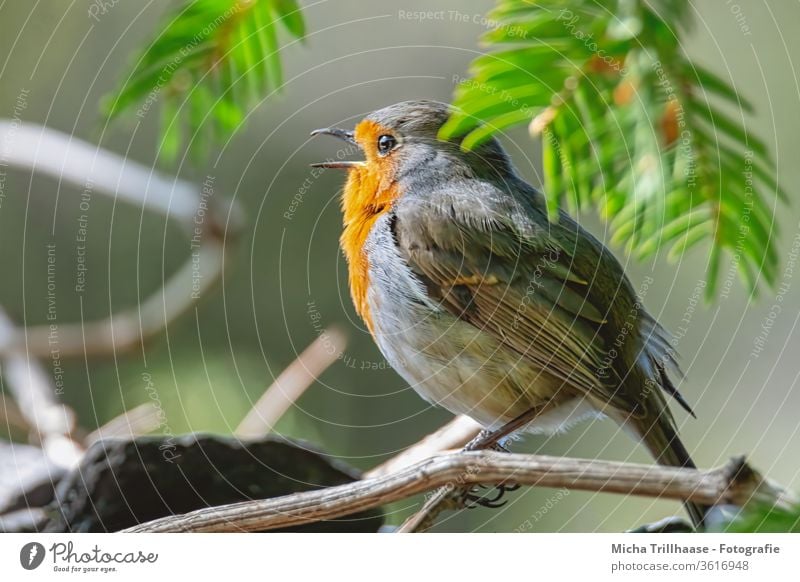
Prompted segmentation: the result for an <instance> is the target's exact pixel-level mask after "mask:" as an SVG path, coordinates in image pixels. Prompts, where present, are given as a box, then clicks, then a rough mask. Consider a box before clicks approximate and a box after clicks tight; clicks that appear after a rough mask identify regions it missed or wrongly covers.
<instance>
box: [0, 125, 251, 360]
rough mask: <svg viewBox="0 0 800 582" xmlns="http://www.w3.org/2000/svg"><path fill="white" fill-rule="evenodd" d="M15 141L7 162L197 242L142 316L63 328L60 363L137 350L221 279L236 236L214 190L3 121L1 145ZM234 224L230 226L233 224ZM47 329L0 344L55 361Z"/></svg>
mask: <svg viewBox="0 0 800 582" xmlns="http://www.w3.org/2000/svg"><path fill="white" fill-rule="evenodd" d="M4 139H5V140H7V141H10V140H12V139H13V145H14V147H11V148H7V149H8V151H7V152H6V159H5V162H6V163H7V164H9V165H11V166H16V167H20V168H27V169H30V170H32V171H35V172H42V173H45V174H49V175H51V176H54V177H55V178H58V179H59V180H60V181H62V182H71V183H72V184H74V185H76V186H77V187H79V188H83V189H85V190H90V191H91V192H96V193H99V194H105V195H108V196H111V197H113V198H115V199H117V200H122V201H125V202H127V203H129V204H134V205H137V206H141V207H143V208H145V209H148V210H151V211H155V212H159V213H161V214H164V215H165V216H167V217H168V218H170V219H173V220H177V221H178V222H180V223H181V224H183V225H184V226H185V227H187V228H188V229H189V230H190V233H191V234H192V243H191V247H192V251H193V256H191V257H189V259H188V260H187V261H186V262H185V263H184V265H183V266H182V267H181V268H180V269H179V270H178V271H177V272H175V273H174V274H173V275H172V276H171V277H170V278H169V279H168V280H167V281H166V282H165V284H164V286H163V287H162V288H161V289H159V290H157V291H156V292H154V293H153V294H152V295H150V296H149V297H148V298H146V299H145V300H144V301H143V302H142V304H141V305H140V306H137V308H135V309H132V310H129V311H125V312H122V313H115V314H112V315H111V316H110V317H108V318H105V319H101V320H98V321H94V322H84V323H82V324H80V323H78V324H61V325H59V328H58V348H59V351H60V356H61V357H79V356H84V355H86V354H91V355H102V354H111V353H116V352H120V351H125V350H129V349H133V348H135V347H136V346H138V345H140V344H141V343H142V341H144V340H145V339H146V338H148V337H151V336H153V335H156V334H158V333H159V332H161V331H162V330H163V329H164V328H165V327H166V326H167V325H169V323H170V322H171V321H173V320H175V319H176V318H177V317H179V316H180V315H181V314H183V313H185V312H186V311H187V310H188V309H190V308H191V307H192V305H194V304H195V303H196V302H197V301H198V300H199V299H200V297H202V296H203V295H204V294H205V293H206V292H207V291H208V289H209V288H211V287H212V286H213V285H215V284H216V282H217V281H218V280H219V279H220V277H221V275H222V270H223V264H224V253H225V250H226V246H227V245H228V244H230V241H231V239H232V236H231V235H234V234H236V231H237V229H238V220H237V219H238V213H237V212H236V208H235V207H231V208H226V207H224V204H225V203H224V202H223V200H222V199H221V198H220V197H214V198H211V197H210V196H211V194H212V190H213V189H207V188H206V187H205V186H203V188H201V187H199V186H198V185H196V184H193V183H191V182H187V181H184V180H180V179H178V178H174V177H170V176H166V175H162V174H160V173H158V172H156V171H154V170H153V169H152V168H149V167H147V166H144V165H142V164H138V163H136V162H135V161H133V160H130V159H127V158H123V157H121V156H118V155H117V154H114V153H111V152H109V151H107V150H105V149H103V148H101V147H98V146H95V145H92V144H89V143H87V142H84V141H81V140H79V139H76V138H75V137H73V136H69V135H66V134H63V133H61V132H58V131H55V130H52V129H49V128H46V127H42V126H38V125H36V124H27V123H26V124H22V125H20V124H13V123H10V122H7V121H0V141H2V140H4ZM228 218H231V220H228ZM50 339H51V329H50V326H49V325H38V326H31V327H29V328H27V330H23V329H14V328H11V329H10V330H8V331H7V333H5V334H3V335H2V336H0V355H3V354H7V353H10V352H12V351H20V350H23V351H24V352H25V353H26V354H27V355H28V356H29V357H40V358H47V357H49V355H50V350H51V345H50V342H49V340H50Z"/></svg>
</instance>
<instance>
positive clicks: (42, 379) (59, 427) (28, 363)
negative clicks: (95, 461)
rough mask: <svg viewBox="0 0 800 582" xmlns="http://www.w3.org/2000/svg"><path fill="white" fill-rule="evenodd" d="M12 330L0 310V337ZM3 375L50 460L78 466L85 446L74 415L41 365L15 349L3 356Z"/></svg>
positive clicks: (67, 465) (12, 327)
mask: <svg viewBox="0 0 800 582" xmlns="http://www.w3.org/2000/svg"><path fill="white" fill-rule="evenodd" d="M13 329H14V324H13V323H12V322H11V320H10V319H9V318H8V316H7V315H6V313H5V311H4V310H3V309H2V308H0V337H4V336H6V335H8V333H10V332H11V331H12V330H13ZM1 375H2V378H3V379H4V380H5V382H4V385H5V387H6V388H7V389H8V391H9V392H10V393H11V394H12V395H13V397H14V399H15V401H16V403H17V408H18V410H19V412H20V413H21V414H22V416H23V417H24V418H25V421H26V422H27V424H28V426H29V427H30V428H31V430H32V432H33V433H34V434H35V435H36V437H37V439H38V440H39V441H40V442H41V444H42V448H43V449H44V452H45V454H46V455H47V456H48V458H49V459H50V460H51V461H52V462H53V463H54V464H56V465H58V466H61V467H73V466H75V465H77V463H78V461H79V460H80V458H81V456H82V455H83V447H82V445H80V444H79V443H78V442H77V441H76V440H75V439H74V438H73V436H72V433H73V432H74V430H75V413H74V412H73V411H72V409H71V408H69V407H68V406H65V405H63V404H61V403H60V402H59V401H58V399H57V398H56V394H55V390H54V388H53V385H52V383H51V381H50V378H49V377H48V375H47V373H46V372H45V370H44V368H43V367H42V365H41V364H40V363H39V362H38V361H37V360H35V359H33V358H31V357H29V356H28V355H27V354H26V353H25V351H24V350H19V349H16V350H12V351H10V352H9V353H6V354H4V355H3V358H2V374H1Z"/></svg>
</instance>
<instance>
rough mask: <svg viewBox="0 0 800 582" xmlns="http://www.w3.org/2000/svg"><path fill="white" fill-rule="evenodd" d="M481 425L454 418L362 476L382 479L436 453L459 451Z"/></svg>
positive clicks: (469, 419)
mask: <svg viewBox="0 0 800 582" xmlns="http://www.w3.org/2000/svg"><path fill="white" fill-rule="evenodd" d="M481 429H482V427H481V425H479V424H478V423H477V422H475V421H474V420H472V419H471V418H470V417H468V416H463V415H462V416H456V417H455V418H454V419H453V420H451V421H450V422H448V423H447V424H445V425H444V426H443V427H441V428H440V429H439V430H437V431H436V432H433V433H431V434H429V435H428V436H426V437H425V438H423V439H422V440H421V441H419V442H417V443H414V444H413V445H411V446H410V447H408V448H407V449H405V450H404V451H403V452H401V453H399V454H398V455H395V456H394V457H392V458H391V459H389V460H387V461H385V462H383V463H381V464H380V465H378V466H377V467H374V468H372V469H370V470H369V471H367V472H366V473H365V474H364V476H365V477H368V478H371V477H383V476H384V475H388V474H389V473H394V472H395V471H399V470H400V469H405V468H406V467H408V466H410V465H413V464H414V463H418V462H419V461H422V460H424V459H427V458H429V457H432V456H433V455H435V454H437V453H442V452H444V451H451V450H453V449H461V448H462V447H463V446H464V445H466V444H467V443H468V442H470V441H471V440H472V439H474V438H475V437H476V436H478V433H480V432H481Z"/></svg>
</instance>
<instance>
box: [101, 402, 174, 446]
mask: <svg viewBox="0 0 800 582" xmlns="http://www.w3.org/2000/svg"><path fill="white" fill-rule="evenodd" d="M158 415H159V409H158V407H157V406H156V405H155V404H153V403H152V402H145V403H144V404H140V405H139V406H135V407H134V408H132V409H130V410H128V411H127V412H123V413H122V414H120V415H119V416H116V417H114V418H112V419H111V420H109V421H108V422H107V423H105V424H104V425H103V426H101V427H99V428H97V429H96V430H94V431H92V432H91V433H89V435H88V436H87V437H86V439H85V443H86V446H87V447H89V446H90V445H91V444H92V443H94V442H95V441H98V440H100V439H105V438H124V439H131V438H134V437H137V436H141V435H145V434H147V433H150V432H153V431H154V430H155V429H157V428H158V427H159V426H160V424H161V419H159V417H158Z"/></svg>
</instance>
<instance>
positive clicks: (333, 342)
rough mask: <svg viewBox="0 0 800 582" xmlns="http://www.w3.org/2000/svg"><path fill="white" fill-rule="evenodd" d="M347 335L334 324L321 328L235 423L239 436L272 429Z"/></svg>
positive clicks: (329, 361)
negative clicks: (322, 329) (333, 325)
mask: <svg viewBox="0 0 800 582" xmlns="http://www.w3.org/2000/svg"><path fill="white" fill-rule="evenodd" d="M346 345H347V338H346V337H345V335H344V333H342V332H341V331H339V330H338V329H336V328H330V329H327V330H325V331H323V332H322V333H321V334H320V335H319V337H318V338H317V339H315V340H314V341H313V342H312V343H311V345H309V346H308V347H307V348H306V349H305V350H303V353H301V354H300V355H299V356H297V359H295V360H294V361H293V362H292V363H291V364H289V366H288V367H287V368H286V369H285V370H284V371H283V372H281V374H280V376H278V377H277V378H276V379H275V382H273V383H272V385H271V386H270V387H269V388H267V390H266V391H265V392H264V394H262V395H261V398H259V399H258V402H256V403H255V405H254V406H253V408H252V409H251V410H250V412H248V413H247V416H245V417H244V419H243V420H242V422H241V423H240V424H239V426H238V427H236V431H235V433H234V434H235V435H236V436H238V437H241V438H258V437H261V436H263V435H265V434H267V433H268V432H270V431H271V430H272V427H274V426H275V423H277V422H278V420H279V419H280V418H281V417H282V416H283V415H284V414H285V413H286V411H287V410H288V409H289V407H290V406H291V405H292V404H294V403H295V402H296V401H297V399H298V398H300V396H302V394H303V392H305V391H306V389H307V388H308V387H309V386H311V385H312V384H313V383H314V381H315V380H316V379H317V378H319V376H320V374H322V373H323V372H324V371H325V370H327V369H328V366H330V365H331V364H333V363H334V362H335V361H336V360H337V359H338V358H339V356H340V355H341V353H342V352H343V351H344V349H345V347H346Z"/></svg>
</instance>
